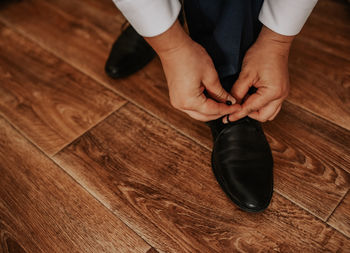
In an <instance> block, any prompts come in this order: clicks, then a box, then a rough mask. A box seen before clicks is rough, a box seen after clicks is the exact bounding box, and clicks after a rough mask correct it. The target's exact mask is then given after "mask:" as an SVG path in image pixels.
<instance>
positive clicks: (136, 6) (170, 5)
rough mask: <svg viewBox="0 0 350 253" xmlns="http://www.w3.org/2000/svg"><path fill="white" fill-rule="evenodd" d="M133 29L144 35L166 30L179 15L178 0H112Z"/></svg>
mask: <svg viewBox="0 0 350 253" xmlns="http://www.w3.org/2000/svg"><path fill="white" fill-rule="evenodd" d="M113 2H114V3H115V5H116V6H117V7H118V8H119V10H120V11H121V12H122V13H123V15H124V16H125V18H126V19H127V20H128V21H129V23H130V24H131V25H132V26H133V27H134V29H135V30H136V31H137V32H138V33H139V34H140V35H142V36H144V37H153V36H157V35H159V34H161V33H163V32H165V31H166V30H168V29H169V28H170V27H171V26H172V25H173V24H174V22H175V21H176V19H177V16H178V15H179V12H180V9H181V4H180V2H179V0H113Z"/></svg>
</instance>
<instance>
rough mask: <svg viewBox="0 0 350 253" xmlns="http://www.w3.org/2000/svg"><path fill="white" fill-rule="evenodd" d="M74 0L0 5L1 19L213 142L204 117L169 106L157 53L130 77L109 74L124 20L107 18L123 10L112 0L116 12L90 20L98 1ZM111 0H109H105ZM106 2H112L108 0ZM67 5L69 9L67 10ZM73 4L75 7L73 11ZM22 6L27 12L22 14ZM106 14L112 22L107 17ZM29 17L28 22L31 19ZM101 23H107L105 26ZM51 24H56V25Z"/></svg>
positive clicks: (178, 125)
mask: <svg viewBox="0 0 350 253" xmlns="http://www.w3.org/2000/svg"><path fill="white" fill-rule="evenodd" d="M74 2H75V1H61V0H59V1H50V2H43V1H37V0H28V1H23V2H21V3H18V4H14V5H11V6H8V7H7V8H6V9H3V10H1V12H0V20H2V21H4V22H6V23H7V24H8V25H9V26H11V27H14V28H15V29H18V30H19V31H21V32H22V33H23V34H25V35H26V36H27V37H29V38H31V39H32V40H34V41H36V42H37V43H39V44H40V45H41V46H42V47H44V48H46V49H47V50H49V51H51V52H53V53H54V54H56V55H58V56H59V57H61V58H63V59H64V60H65V61H67V62H69V63H70V64H72V65H73V66H75V67H76V68H78V69H79V70H81V71H82V72H84V73H85V74H87V75H89V76H91V77H93V78H94V79H95V80H97V81H99V82H100V83H102V84H104V85H105V86H107V87H110V88H112V89H114V90H115V91H117V92H118V93H120V94H122V95H123V96H125V97H126V98H127V99H128V100H130V101H132V102H134V103H135V104H137V105H139V106H141V107H142V108H145V109H146V110H147V111H148V112H150V113H151V114H153V115H156V116H157V117H159V118H161V119H162V120H165V121H167V122H170V123H171V124H173V125H174V126H175V127H176V128H178V129H179V130H180V131H182V132H184V133H186V134H187V135H188V136H190V137H191V138H194V139H196V140H197V141H199V142H201V143H202V144H205V145H207V146H211V145H212V144H211V138H210V132H209V131H208V129H207V127H206V126H205V125H204V124H203V123H201V122H198V121H196V120H193V119H191V118H190V117H188V116H187V115H185V114H184V113H182V112H180V111H178V110H175V109H174V108H172V107H171V105H170V103H169V98H168V89H167V85H166V82H165V78H164V75H163V71H162V69H161V65H160V61H159V60H158V59H156V60H154V61H152V62H151V63H150V64H149V65H148V66H146V68H145V69H144V70H142V71H139V72H138V73H136V74H135V75H134V76H132V77H130V78H126V79H122V80H112V79H110V78H108V77H107V75H106V74H105V72H104V65H105V61H106V59H107V57H108V54H109V50H110V48H111V46H112V43H113V42H114V40H115V38H116V37H117V36H118V35H119V33H120V31H121V28H120V27H121V26H122V21H121V20H120V23H117V22H115V23H113V22H111V21H108V20H112V19H113V18H115V16H117V15H120V14H118V13H119V12H118V11H117V9H116V8H115V7H113V6H111V7H110V8H111V9H115V10H116V11H115V15H114V14H111V13H105V15H95V17H94V18H91V19H89V20H88V21H87V18H86V17H89V18H90V17H91V14H90V13H93V12H94V9H95V6H94V5H91V4H90V2H91V1H88V2H87V3H86V4H84V6H82V7H79V8H73V7H72V6H75V5H76V4H74ZM101 2H103V1H101ZM107 2H110V1H109V0H107ZM84 3H85V2H84ZM104 3H106V1H104ZM107 6H110V5H109V4H107ZM67 9H69V11H66V10H67ZM72 9H74V11H73V12H70V11H71V10H72ZM23 12H25V13H26V14H25V15H23V14H22V13H23ZM106 18H107V21H108V22H107V21H105V19H106ZM29 19H30V22H27V21H28V20H29ZM42 20H45V22H42ZM103 24H104V27H103V28H101V26H102V25H103ZM115 24H118V26H119V27H116V26H115ZM110 26H112V27H113V29H114V30H115V34H113V33H111V32H110ZM53 27H55V29H52V28H53ZM57 37H59V38H62V39H57ZM67 41H69V47H67V45H66V42H67ZM91 59H93V60H91Z"/></svg>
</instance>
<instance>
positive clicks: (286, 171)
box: [263, 102, 350, 221]
mask: <svg viewBox="0 0 350 253" xmlns="http://www.w3.org/2000/svg"><path fill="white" fill-rule="evenodd" d="M263 126H264V130H265V133H266V134H267V137H268V141H269V143H270V145H271V148H272V152H273V157H274V163H275V167H274V168H275V170H274V173H275V189H276V191H278V192H279V193H281V194H282V195H283V196H286V197H287V198H288V199H291V200H292V201H293V202H295V203H297V204H298V205H300V206H302V207H304V208H305V209H307V210H308V211H310V212H311V213H313V214H314V215H316V216H317V217H319V218H320V219H322V220H324V221H325V220H326V219H327V218H328V216H329V215H330V214H331V213H332V211H333V210H334V208H335V207H336V206H337V204H338V203H339V201H340V200H341V199H342V197H343V196H344V194H345V193H346V192H347V191H348V189H349V187H350V175H349V173H348V172H349V171H350V152H349V145H348V143H350V131H348V130H345V129H343V128H341V127H339V126H336V125H334V124H332V123H330V122H329V121H326V120H323V119H320V118H318V117H317V116H315V115H313V114H311V113H307V112H305V111H304V110H302V109H301V108H300V107H298V106H295V105H293V104H291V103H288V102H286V103H284V106H283V109H282V111H281V113H280V114H279V115H278V116H277V118H276V119H275V120H274V121H272V122H269V123H266V124H264V125H263ZM346 171H347V172H346Z"/></svg>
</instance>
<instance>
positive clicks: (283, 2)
mask: <svg viewBox="0 0 350 253" xmlns="http://www.w3.org/2000/svg"><path fill="white" fill-rule="evenodd" d="M316 3H317V0H265V1H264V3H263V5H262V8H261V10H260V14H259V20H260V21H261V23H263V24H264V25H265V26H267V27H268V28H270V29H271V30H273V31H274V32H276V33H279V34H282V35H287V36H292V35H296V34H298V33H299V32H300V30H301V28H303V26H304V24H305V22H306V20H307V18H308V17H309V15H310V13H311V11H312V9H313V8H314V7H315V5H316Z"/></svg>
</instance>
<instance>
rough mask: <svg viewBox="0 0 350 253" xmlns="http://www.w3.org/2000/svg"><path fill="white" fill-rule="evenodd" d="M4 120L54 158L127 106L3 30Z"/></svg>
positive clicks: (0, 101) (0, 100)
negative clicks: (116, 111)
mask: <svg viewBox="0 0 350 253" xmlns="http://www.w3.org/2000/svg"><path fill="white" fill-rule="evenodd" d="M0 36H1V40H0V82H1V86H0V114H1V115H3V116H4V117H5V118H7V119H8V120H9V121H10V122H11V123H12V124H13V125H15V126H16V128H18V129H20V131H22V132H23V133H24V134H25V135H26V136H27V137H28V138H29V139H30V140H32V141H33V142H34V143H35V144H36V145H37V146H39V147H40V148H41V149H42V150H43V151H44V152H45V153H47V154H48V155H52V154H54V153H56V152H57V151H58V150H60V149H61V148H62V147H63V146H64V145H66V144H68V143H70V142H71V141H72V140H74V139H75V138H76V137H77V136H79V135H81V134H82V133H84V132H85V131H86V130H87V129H89V128H91V127H92V126H94V125H95V124H96V123H98V122H99V121H100V120H102V119H103V118H104V117H106V116H107V115H108V114H110V113H111V112H113V111H115V110H117V109H118V108H119V107H120V106H122V105H123V104H125V103H126V101H125V100H123V99H121V98H120V97H119V96H117V95H116V94H114V93H113V92H111V91H110V90H108V89H106V88H105V87H103V86H101V85H99V84H97V83H96V82H95V81H93V80H92V79H90V78H89V77H87V76H85V75H83V74H81V73H80V72H79V71H77V70H75V69H74V68H72V67H71V66H69V65H68V64H66V63H64V62H63V61H62V60H60V59H58V58H57V57H55V56H53V55H52V54H50V53H48V52H46V51H45V50H43V49H42V48H40V47H38V46H37V45H36V44H34V43H32V42H30V41H29V40H27V39H25V38H23V37H22V36H20V35H19V34H17V33H15V32H13V31H12V30H11V29H9V28H8V27H6V26H3V25H1V24H0Z"/></svg>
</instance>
